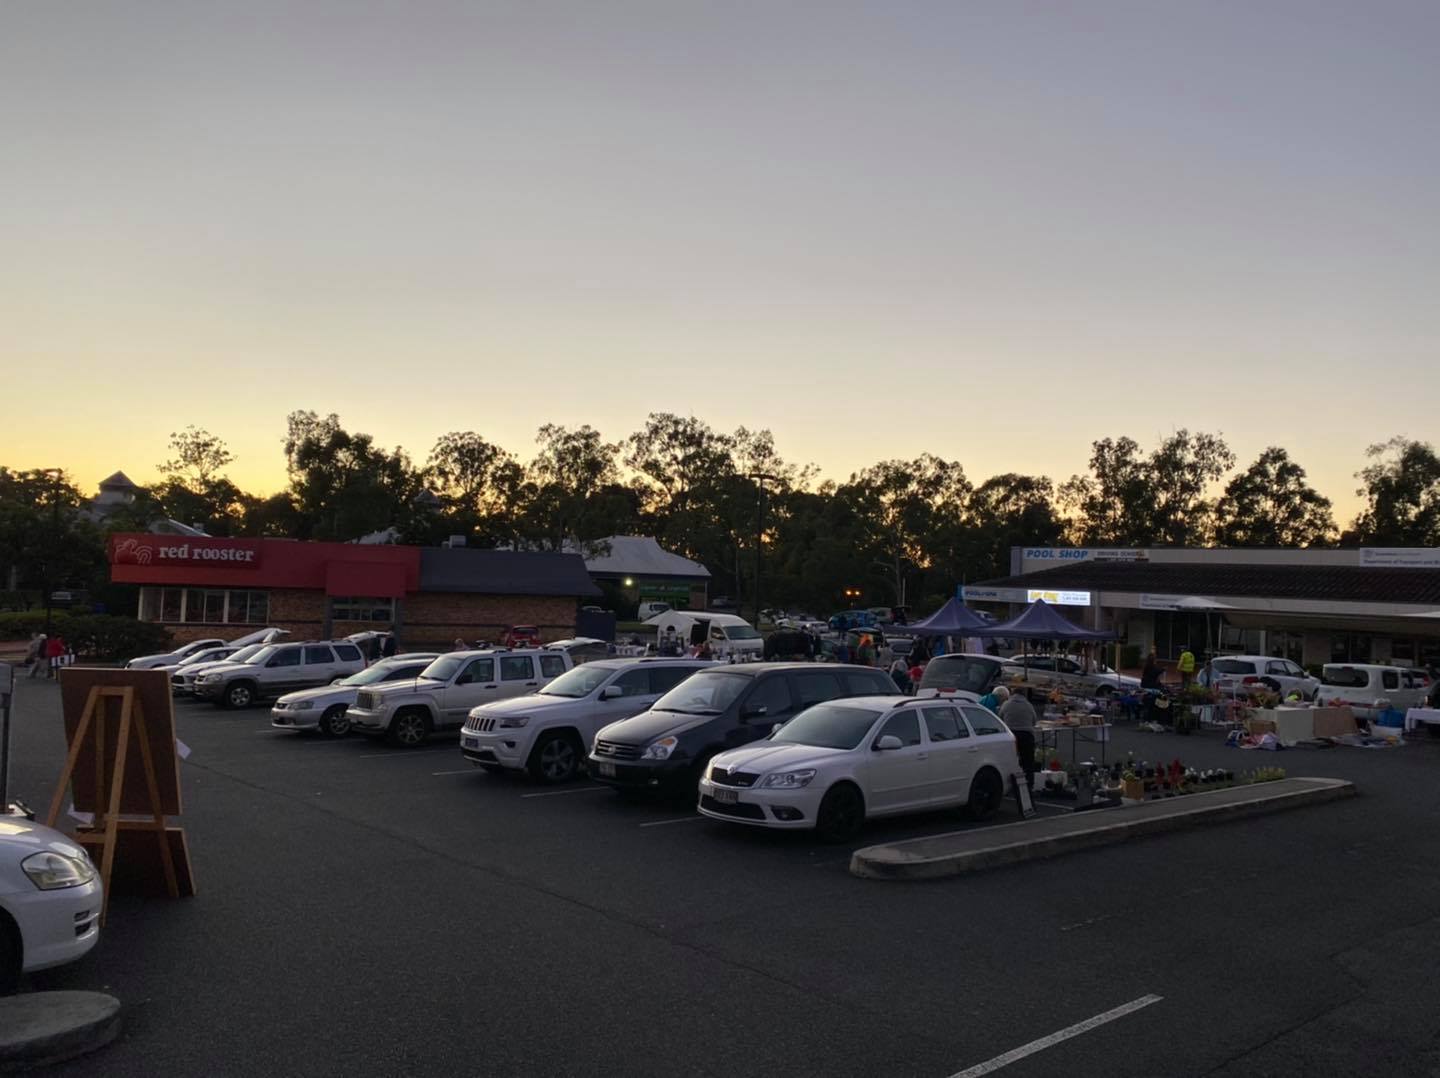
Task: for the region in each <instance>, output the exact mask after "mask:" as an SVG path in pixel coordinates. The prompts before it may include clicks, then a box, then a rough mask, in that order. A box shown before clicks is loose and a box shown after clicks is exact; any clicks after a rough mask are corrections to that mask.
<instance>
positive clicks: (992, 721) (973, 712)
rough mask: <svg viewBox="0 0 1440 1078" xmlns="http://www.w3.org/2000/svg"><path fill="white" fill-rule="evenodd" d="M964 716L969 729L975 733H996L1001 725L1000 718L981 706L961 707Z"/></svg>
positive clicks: (1000, 728) (999, 730)
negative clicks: (967, 721)
mask: <svg viewBox="0 0 1440 1078" xmlns="http://www.w3.org/2000/svg"><path fill="white" fill-rule="evenodd" d="M963 710H964V712H965V718H966V719H968V720H969V721H970V729H972V730H974V731H975V732H976V733H977V734H998V733H1000V732H1001V730H1002V727H1001V725H1000V720H999V719H997V718H996V717H995V716H994V715H992V714H990V712H988V711H986V710H985V709H984V708H983V707H966V708H964V709H963Z"/></svg>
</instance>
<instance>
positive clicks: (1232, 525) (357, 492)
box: [0, 411, 1440, 611]
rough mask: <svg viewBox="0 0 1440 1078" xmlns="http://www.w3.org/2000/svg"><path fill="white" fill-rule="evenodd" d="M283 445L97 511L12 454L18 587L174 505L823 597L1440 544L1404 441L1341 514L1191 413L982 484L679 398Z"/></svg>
mask: <svg viewBox="0 0 1440 1078" xmlns="http://www.w3.org/2000/svg"><path fill="white" fill-rule="evenodd" d="M282 447H283V453H284V459H285V470H286V477H287V482H286V486H285V489H283V490H282V491H280V492H279V493H276V494H273V495H270V496H268V497H262V496H258V495H253V494H250V493H247V492H246V491H244V490H241V489H240V488H239V487H238V486H237V485H236V484H235V483H234V482H232V481H231V480H230V479H229V478H228V476H227V474H226V470H227V468H228V467H229V466H230V465H231V464H232V463H233V460H234V458H233V455H232V454H231V452H230V450H229V448H228V446H227V445H226V443H225V442H224V441H223V439H221V438H220V437H217V436H216V435H214V434H211V433H210V432H208V431H206V430H202V429H197V428H195V427H190V428H187V429H186V430H184V431H179V432H175V433H173V434H172V435H171V437H170V443H169V450H170V453H169V456H168V458H167V459H166V460H165V461H164V462H162V463H161V464H160V465H159V472H160V476H161V478H160V480H159V481H158V482H157V483H154V484H152V485H150V486H147V487H144V488H142V489H141V490H140V492H139V494H138V495H137V497H136V499H135V501H134V503H133V504H132V505H130V506H128V507H127V508H125V509H124V510H123V511H121V512H119V513H116V514H114V515H112V516H111V517H109V518H108V519H107V520H105V521H104V522H103V524H101V525H92V524H89V523H87V522H86V521H85V520H84V519H83V517H82V516H81V515H79V514H78V513H77V512H76V511H77V510H79V509H80V508H82V506H83V505H84V503H85V502H87V501H88V498H87V497H86V496H85V495H84V494H82V492H81V491H80V490H79V489H77V488H76V487H75V486H74V484H73V482H72V481H71V480H70V478H69V477H68V476H66V475H64V474H63V473H60V472H57V471H56V470H53V469H52V470H42V471H12V470H9V469H6V468H3V467H0V568H4V569H7V570H8V571H9V572H10V574H11V576H12V577H13V578H14V582H15V583H16V584H18V585H19V586H21V587H32V588H52V587H56V586H60V585H62V584H72V583H76V582H81V581H90V580H96V581H97V586H98V581H99V579H101V578H103V574H104V568H105V567H104V551H103V542H104V533H105V532H107V531H116V530H143V529H144V528H146V527H147V526H149V524H150V523H152V522H153V521H154V520H156V519H158V518H162V517H169V518H173V519H175V520H178V521H181V522H182V523H186V524H192V525H197V526H199V527H202V528H203V529H204V530H205V531H206V532H208V533H210V534H212V535H218V536H278V537H285V538H295V539H314V540H335V541H350V540H355V539H359V538H361V537H364V536H372V535H376V534H377V533H382V534H383V535H384V536H385V537H387V538H389V539H391V540H393V541H396V542H406V543H419V544H433V543H437V542H439V541H440V540H442V539H445V538H447V537H449V536H453V535H461V536H464V537H465V539H466V542H467V544H468V545H471V546H480V547H495V546H505V547H513V548H516V549H531V550H536V549H539V550H554V549H561V548H565V547H568V546H571V545H573V544H575V543H577V542H578V543H580V544H584V545H587V546H592V547H593V545H594V544H596V543H597V542H598V541H600V540H602V539H603V538H604V537H606V536H609V535H617V534H642V535H653V536H655V537H656V538H657V539H658V540H659V541H660V543H661V545H662V546H664V547H666V548H667V549H669V550H673V551H675V552H677V553H680V554H683V555H685V556H687V557H690V558H693V559H695V560H696V561H699V562H702V563H703V564H704V565H706V566H707V567H708V568H709V569H710V571H711V573H712V574H713V577H714V579H713V581H712V585H711V594H712V595H717V594H728V595H731V596H733V597H736V598H737V599H741V600H743V601H744V602H746V603H747V604H748V603H751V602H752V601H753V598H754V596H755V585H756V580H755V564H756V558H755V555H756V550H757V542H758V543H759V548H760V554H761V558H760V564H761V566H762V570H761V571H762V576H761V595H762V596H763V598H764V600H765V601H766V605H789V606H801V607H809V608H813V609H815V610H817V611H820V610H826V609H830V608H833V607H835V606H837V605H843V604H844V603H846V602H848V601H850V599H849V598H847V596H846V593H847V591H849V592H856V591H858V592H859V599H858V601H859V602H860V603H861V604H863V605H890V604H900V605H911V606H916V607H918V608H921V609H925V608H928V607H930V606H933V605H934V604H936V603H938V602H939V601H941V600H943V598H945V597H946V596H948V595H950V594H953V589H954V586H955V585H956V584H958V583H963V582H974V581H979V580H984V579H987V578H993V577H997V576H1003V575H1007V574H1008V572H1009V550H1010V547H1011V546H1014V545H1053V544H1063V543H1072V544H1075V545H1087V546H1094V545H1103V546H1235V547H1314V546H1333V545H1337V544H1338V545H1360V544H1368V545H1377V546H1432V545H1437V546H1440V457H1437V455H1436V452H1435V450H1434V448H1433V447H1432V446H1431V445H1430V444H1428V443H1425V442H1420V441H1415V440H1412V439H1409V438H1405V437H1396V438H1393V439H1391V440H1390V441H1388V442H1384V443H1381V444H1378V445H1373V446H1371V447H1370V448H1369V449H1368V450H1367V454H1366V458H1365V461H1364V462H1363V465H1362V467H1361V468H1360V470H1359V471H1357V472H1356V479H1357V487H1358V489H1357V494H1358V495H1359V496H1360V497H1361V498H1362V499H1363V504H1362V509H1361V512H1360V513H1359V515H1358V516H1357V517H1356V518H1355V519H1354V520H1353V521H1351V522H1350V523H1349V524H1348V526H1346V527H1345V528H1344V529H1343V530H1342V529H1341V528H1340V527H1339V526H1338V525H1337V523H1336V521H1335V517H1334V512H1333V506H1332V503H1331V501H1330V500H1329V499H1328V498H1326V497H1325V496H1324V495H1322V494H1321V493H1320V492H1318V491H1317V490H1315V489H1314V488H1313V487H1312V486H1311V485H1310V484H1309V482H1308V480H1307V477H1306V473H1305V470H1304V468H1302V467H1301V466H1300V464H1299V463H1297V462H1296V461H1294V460H1292V459H1291V457H1290V455H1289V454H1288V453H1287V452H1286V451H1285V450H1284V449H1283V448H1281V447H1278V446H1272V447H1270V448H1267V449H1266V450H1264V452H1262V453H1261V454H1260V455H1259V457H1258V458H1256V460H1254V461H1253V462H1252V463H1250V464H1248V465H1247V466H1245V467H1244V468H1242V469H1238V470H1237V468H1236V463H1237V462H1236V457H1235V454H1234V453H1233V452H1232V451H1231V450H1230V448H1229V447H1228V446H1227V445H1226V443H1225V441H1224V439H1223V437H1221V436H1220V435H1219V434H1209V433H1204V432H1193V433H1192V432H1190V431H1188V430H1179V431H1176V432H1175V433H1173V434H1171V435H1170V436H1169V437H1166V438H1163V439H1162V440H1161V441H1160V442H1159V444H1157V445H1156V446H1154V447H1153V448H1150V449H1146V448H1144V447H1142V446H1141V445H1140V444H1139V443H1138V442H1136V441H1135V440H1134V439H1132V438H1128V437H1118V438H1103V439H1101V440H1099V441H1096V442H1094V443H1093V445H1092V447H1091V453H1090V458H1089V460H1088V462H1087V466H1086V469H1085V470H1084V471H1083V472H1080V473H1078V474H1076V475H1074V476H1071V477H1070V478H1069V479H1067V480H1065V481H1063V482H1061V483H1059V484H1058V485H1057V484H1056V483H1055V482H1054V481H1053V480H1052V479H1050V478H1049V477H1047V476H1039V475H1023V474H1017V473H1005V474H1002V475H995V476H991V477H989V478H988V479H985V480H984V481H982V482H979V483H975V482H972V480H971V479H970V477H968V476H967V475H966V473H965V470H964V468H963V466H962V464H961V462H959V461H957V460H948V459H945V458H944V457H941V456H938V455H935V454H931V453H925V454H922V455H920V456H919V457H917V458H915V459H914V460H886V461H880V462H878V463H876V464H874V465H872V466H870V467H868V468H865V469H863V470H861V471H859V472H857V473H855V474H853V475H851V476H850V477H849V478H848V479H846V480H844V481H843V482H841V481H835V480H821V479H820V477H819V474H818V470H817V469H816V468H815V467H814V466H813V465H809V464H800V463H797V462H793V461H787V460H785V459H783V458H782V457H781V456H780V454H779V453H778V452H777V450H776V448H775V442H774V438H773V436H772V435H771V432H770V431H768V430H750V429H748V428H745V427H740V428H738V429H737V430H735V431H733V432H725V431H720V430H716V429H714V428H712V427H711V426H710V425H709V424H707V423H705V422H704V421H703V420H700V419H697V418H695V417H693V416H679V415H674V414H670V413H653V414H651V415H650V416H649V417H648V418H647V420H646V421H645V424H644V425H643V426H642V427H641V429H640V430H637V431H635V432H634V433H632V434H630V435H629V436H628V437H625V438H623V439H620V440H618V441H607V440H606V439H605V438H604V437H603V435H602V434H601V432H599V431H597V430H595V429H594V428H593V427H591V426H589V425H584V426H579V427H566V426H561V425H557V424H546V425H545V426H542V427H541V428H540V429H539V431H538V432H537V435H536V449H535V451H534V453H533V455H532V456H531V457H530V458H529V459H522V458H521V457H519V456H517V455H515V454H514V453H512V452H510V451H509V450H507V449H505V448H503V447H501V446H499V445H497V444H495V443H493V442H491V441H489V440H487V439H486V438H485V437H483V436H482V435H481V434H478V433H476V432H474V431H456V432H451V433H447V434H444V435H442V436H441V437H439V438H438V439H437V440H436V442H435V444H434V446H433V447H432V448H431V449H430V452H429V454H428V455H427V456H426V458H425V460H424V461H423V463H417V462H416V461H414V460H412V458H411V457H410V455H409V454H408V453H407V452H406V451H405V450H404V449H402V448H399V447H396V448H393V449H392V448H386V447H383V446H381V445H378V444H377V443H376V442H375V439H374V438H372V437H371V436H370V435H368V434H365V433H361V432H355V431H351V430H348V429H347V428H346V427H345V426H344V425H343V424H342V423H341V420H340V418H339V417H338V416H337V415H334V414H331V415H326V416H321V415H319V414H317V413H315V412H311V411H297V412H293V413H292V414H291V415H290V416H289V417H288V421H287V426H286V431H285V436H284V438H283V440H282ZM852 598H853V597H852Z"/></svg>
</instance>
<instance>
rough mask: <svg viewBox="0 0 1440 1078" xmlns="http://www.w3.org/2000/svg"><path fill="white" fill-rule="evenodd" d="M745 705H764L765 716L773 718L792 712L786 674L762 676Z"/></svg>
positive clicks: (748, 706)
mask: <svg viewBox="0 0 1440 1078" xmlns="http://www.w3.org/2000/svg"><path fill="white" fill-rule="evenodd" d="M745 707H746V708H752V707H763V708H764V709H765V717H766V718H771V719H773V718H775V717H777V716H780V717H783V716H786V715H788V714H790V710H791V709H790V686H789V685H787V684H785V677H784V675H783V674H782V675H779V676H776V677H767V678H761V679H760V684H758V685H756V686H755V688H753V689H751V690H750V695H749V696H747V697H746V698H745Z"/></svg>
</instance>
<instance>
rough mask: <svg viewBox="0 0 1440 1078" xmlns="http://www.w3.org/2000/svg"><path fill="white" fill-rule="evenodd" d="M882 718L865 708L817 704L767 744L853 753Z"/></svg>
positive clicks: (780, 730)
mask: <svg viewBox="0 0 1440 1078" xmlns="http://www.w3.org/2000/svg"><path fill="white" fill-rule="evenodd" d="M881 714H882V712H879V711H876V710H875V709H874V708H868V707H855V706H853V705H846V704H816V705H815V706H814V707H812V708H807V709H806V710H804V711H802V712H800V714H798V715H796V716H795V717H794V718H793V719H791V720H790V721H789V722H788V723H786V724H785V725H784V726H782V727H781V728H780V729H779V730H777V731H775V733H774V734H773V735H771V738H770V740H771V741H778V742H781V743H783V744H787V745H815V746H817V747H818V748H822V749H853V748H855V747H856V746H857V745H859V744H860V742H861V741H863V740H864V739H865V735H866V734H868V733H869V732H870V727H872V726H874V725H875V720H876V719H878V718H879V717H880V716H881Z"/></svg>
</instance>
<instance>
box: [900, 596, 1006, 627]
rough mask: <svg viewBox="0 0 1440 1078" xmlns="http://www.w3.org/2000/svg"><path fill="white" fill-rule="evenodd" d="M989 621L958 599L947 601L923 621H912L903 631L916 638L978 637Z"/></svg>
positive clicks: (988, 624)
mask: <svg viewBox="0 0 1440 1078" xmlns="http://www.w3.org/2000/svg"><path fill="white" fill-rule="evenodd" d="M991 624H993V623H992V622H991V621H989V620H987V619H986V618H985V617H984V616H983V615H981V614H978V613H976V612H975V611H974V610H971V609H970V608H969V607H968V606H966V605H965V604H964V603H962V602H961V601H960V600H959V599H949V600H947V601H946V603H945V605H944V606H942V607H941V608H940V609H939V610H937V611H935V613H933V614H931V615H930V616H929V617H928V618H925V619H924V620H923V621H912V622H911V623H910V624H909V625H906V626H905V627H904V628H905V631H906V632H909V633H913V634H915V635H916V636H978V635H980V632H979V630H981V629H985V628H988V627H989V626H990V625H991Z"/></svg>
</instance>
